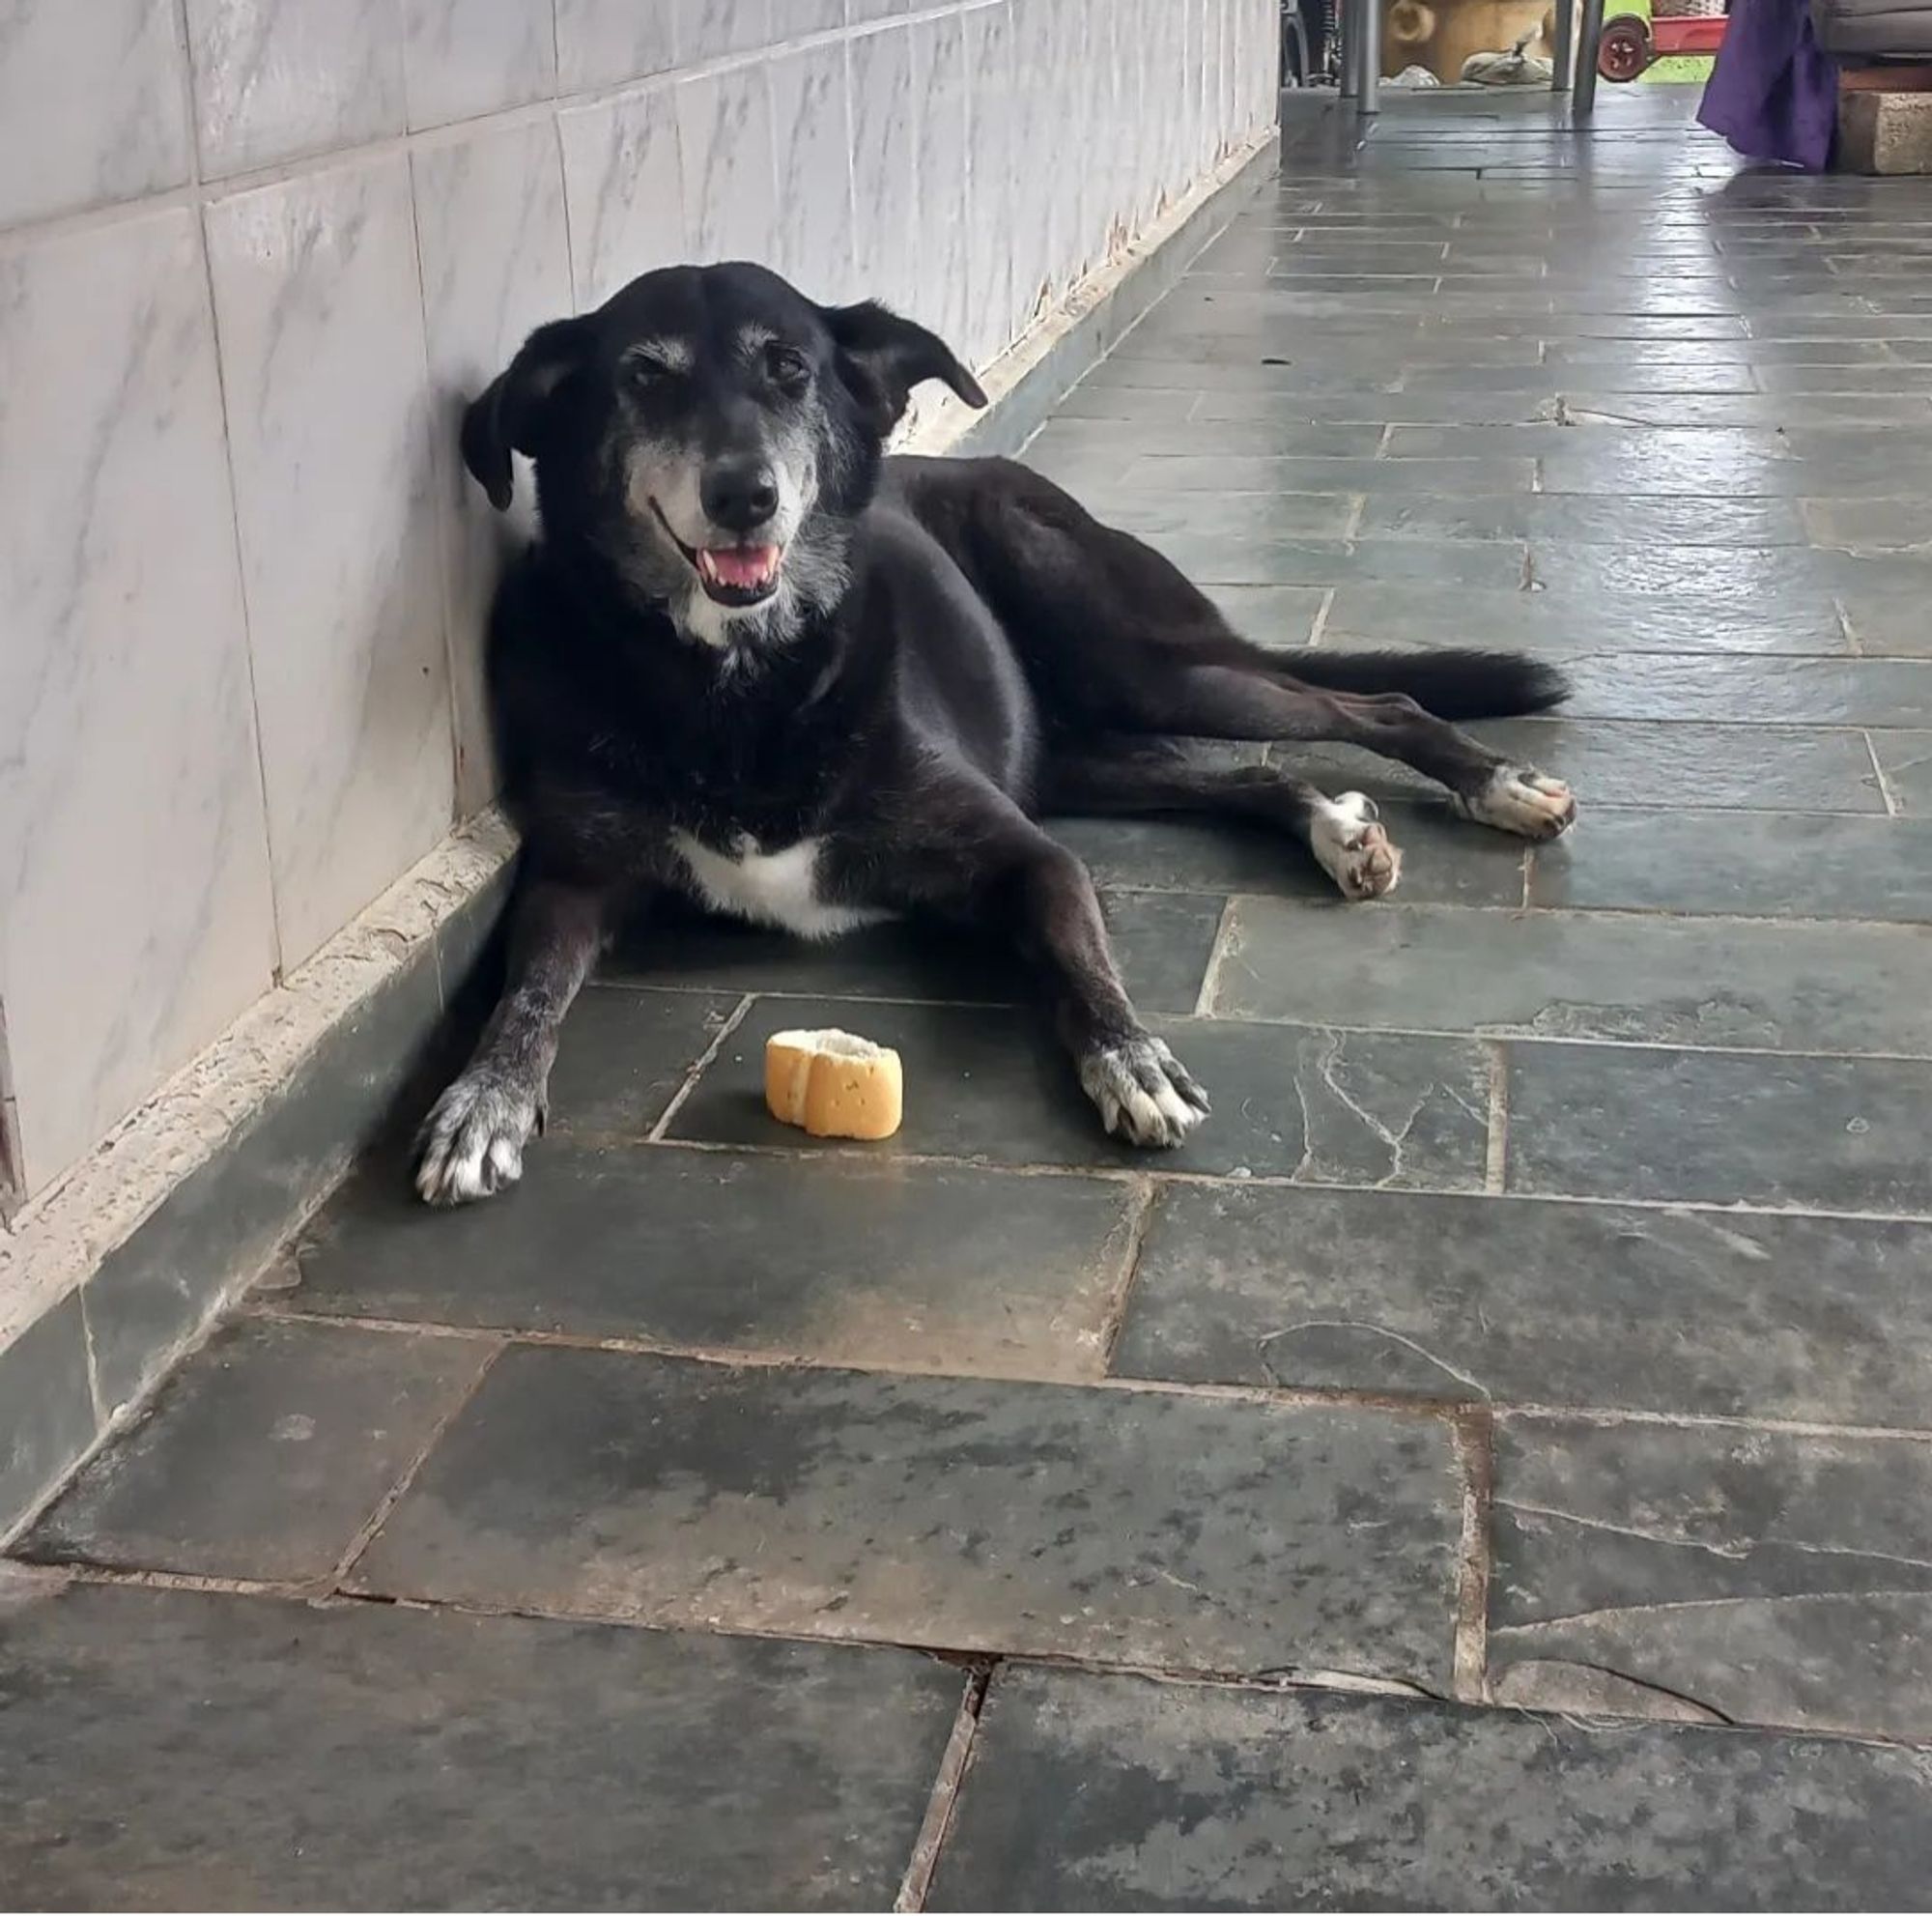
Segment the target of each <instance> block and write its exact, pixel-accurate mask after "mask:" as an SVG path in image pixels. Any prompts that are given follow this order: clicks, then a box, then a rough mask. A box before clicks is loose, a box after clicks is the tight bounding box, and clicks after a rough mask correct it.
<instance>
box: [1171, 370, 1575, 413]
mask: <svg viewBox="0 0 1932 1916" xmlns="http://www.w3.org/2000/svg"><path fill="white" fill-rule="evenodd" d="M1139 363H1140V364H1143V365H1151V364H1153V363H1155V362H1154V361H1151V360H1144V361H1141V362H1139ZM1556 407H1557V398H1556V395H1555V394H1554V393H1551V392H1548V391H1547V390H1539V389H1526V388H1518V389H1513V390H1508V391H1502V392H1489V391H1475V392H1471V391H1464V390H1461V389H1459V388H1457V387H1454V386H1431V388H1430V389H1429V390H1428V391H1427V392H1419V391H1416V390H1414V389H1412V388H1411V387H1406V386H1405V387H1402V388H1400V389H1397V388H1396V387H1395V386H1394V383H1393V382H1392V381H1388V382H1379V383H1368V382H1362V383H1357V382H1353V381H1350V380H1346V379H1334V380H1329V381H1327V382H1324V383H1321V384H1319V385H1310V386H1301V387H1294V386H1286V387H1283V386H1258V385H1255V384H1252V383H1251V384H1250V385H1248V386H1239V385H1236V384H1233V383H1231V382H1224V383H1223V384H1221V385H1219V386H1207V387H1203V388H1202V390H1201V393H1200V398H1199V401H1198V403H1197V404H1196V406H1195V409H1194V412H1193V413H1192V415H1190V416H1191V417H1193V418H1195V419H1199V420H1204V421H1205V420H1212V419H1256V418H1292V419H1295V420H1310V421H1312V420H1321V419H1328V420H1340V421H1342V422H1344V423H1348V422H1352V421H1356V420H1362V419H1369V420H1377V421H1379V422H1381V423H1383V424H1391V425H1393V424H1402V425H1422V426H1429V425H1445V426H1446V425H1521V424H1530V423H1535V422H1537V421H1542V420H1550V419H1554V418H1555V416H1556Z"/></svg>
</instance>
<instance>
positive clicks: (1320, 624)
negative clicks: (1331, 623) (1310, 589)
mask: <svg viewBox="0 0 1932 1916" xmlns="http://www.w3.org/2000/svg"><path fill="white" fill-rule="evenodd" d="M1340 590H1341V587H1340V586H1325V587H1324V588H1323V589H1322V593H1321V604H1320V605H1318V606H1317V607H1316V608H1315V622H1314V624H1312V625H1311V626H1310V627H1309V628H1308V649H1309V650H1310V651H1311V652H1312V651H1314V650H1315V648H1316V647H1317V646H1318V645H1320V644H1321V642H1322V640H1323V639H1325V638H1326V637H1327V636H1328V620H1329V618H1330V617H1331V616H1332V615H1333V614H1334V611H1335V597H1336V594H1337V593H1338V592H1339V591H1340Z"/></svg>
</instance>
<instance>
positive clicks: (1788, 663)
mask: <svg viewBox="0 0 1932 1916" xmlns="http://www.w3.org/2000/svg"><path fill="white" fill-rule="evenodd" d="M1565 670H1566V671H1567V672H1569V674H1570V683H1571V693H1570V698H1569V700H1568V701H1566V704H1565V707H1564V709H1565V711H1566V712H1568V713H1572V714H1574V715H1575V716H1576V717H1577V718H1579V719H1668V720H1687V719H1689V720H1695V721H1701V722H1706V723H1712V724H1719V725H1724V724H1733V725H1735V724H1739V723H1747V724H1750V725H1819V726H1883V727H1889V728H1890V727H1900V726H1922V725H1925V724H1927V723H1928V722H1932V662H1921V661H1919V660H1916V659H1793V658H1777V657H1770V656H1767V657H1761V658H1754V659H1743V658H1721V659H1720V658H1685V657H1672V656H1670V655H1668V654H1663V653H1642V654H1639V655H1636V656H1634V657H1633V656H1631V655H1628V654H1625V655H1622V656H1605V657H1598V658H1579V659H1576V660H1571V661H1566V662H1565Z"/></svg>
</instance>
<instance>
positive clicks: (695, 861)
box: [671, 832, 892, 938]
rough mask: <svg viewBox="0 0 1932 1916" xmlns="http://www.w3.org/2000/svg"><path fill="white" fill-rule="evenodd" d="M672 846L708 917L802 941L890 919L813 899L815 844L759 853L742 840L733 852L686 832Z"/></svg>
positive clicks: (750, 840)
mask: <svg viewBox="0 0 1932 1916" xmlns="http://www.w3.org/2000/svg"><path fill="white" fill-rule="evenodd" d="M671 845H672V847H673V848H674V849H675V851H676V852H677V855H678V856H679V857H680V858H681V859H683V860H684V864H685V869H686V870H687V871H688V872H690V873H691V878H692V882H693V884H695V885H696V887H697V893H698V896H699V897H700V898H701V899H703V901H705V903H706V904H708V905H709V906H710V907H711V908H712V910H713V911H722V912H725V913H726V914H728V915H729V916H730V917H732V918H746V919H749V920H751V922H752V923H753V925H776V926H778V927H779V928H780V929H781V930H785V931H793V932H796V933H797V934H798V936H800V937H801V938H836V937H837V936H838V934H839V933H840V932H841V931H850V930H853V929H856V928H857V927H859V926H861V925H875V924H877V923H878V922H879V920H880V919H882V918H889V917H890V916H891V915H892V914H891V913H890V912H885V911H875V910H872V909H870V908H869V907H868V906H866V905H852V904H828V903H827V902H826V901H824V900H823V899H821V898H820V897H819V896H818V841H817V840H816V839H800V840H799V842H798V843H797V844H788V845H786V846H785V848H784V849H783V850H782V851H761V850H760V849H759V848H758V844H757V841H756V840H755V839H753V838H749V837H747V838H743V839H741V840H740V841H739V843H738V847H737V849H736V850H735V851H729V852H725V851H718V850H715V849H714V848H713V847H712V846H710V845H708V844H699V843H698V841H697V840H696V839H695V838H693V837H692V836H691V834H690V833H689V832H673V833H672V834H671Z"/></svg>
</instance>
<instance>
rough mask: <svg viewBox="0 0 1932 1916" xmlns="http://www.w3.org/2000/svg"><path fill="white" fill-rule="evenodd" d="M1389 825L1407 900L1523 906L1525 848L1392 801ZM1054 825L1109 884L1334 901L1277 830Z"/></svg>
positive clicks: (1433, 810)
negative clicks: (1191, 886) (1399, 851)
mask: <svg viewBox="0 0 1932 1916" xmlns="http://www.w3.org/2000/svg"><path fill="white" fill-rule="evenodd" d="M1382 822H1383V824H1384V825H1386V826H1387V827H1388V831H1389V836H1390V837H1391V838H1393V839H1394V840H1395V841H1396V843H1397V844H1399V845H1401V846H1402V848H1403V852H1404V854H1405V862H1404V864H1403V869H1402V886H1401V896H1402V897H1403V899H1405V900H1406V901H1426V902H1432V903H1452V904H1506V905H1513V904H1520V902H1521V901H1522V863H1523V847H1521V846H1520V845H1518V844H1511V843H1510V841H1509V839H1508V838H1507V837H1506V836H1505V835H1504V834H1502V833H1499V832H1487V831H1483V830H1481V829H1475V828H1471V826H1470V825H1469V824H1468V823H1467V822H1466V821H1465V820H1463V819H1461V818H1456V817H1452V816H1451V815H1450V814H1449V813H1448V811H1447V810H1446V809H1445V808H1443V807H1440V806H1430V805H1390V806H1387V807H1385V808H1384V810H1383V813H1382ZM1052 831H1053V834H1054V836H1055V837H1056V838H1058V839H1059V840H1060V841H1061V843H1062V844H1066V845H1070V846H1071V847H1072V848H1073V849H1074V850H1075V851H1077V852H1078V853H1079V854H1080V855H1081V857H1083V858H1084V859H1085V860H1086V861H1087V863H1088V867H1089V869H1090V870H1091V871H1092V872H1094V876H1095V877H1096V878H1097V879H1098V880H1099V881H1100V882H1101V883H1102V884H1106V885H1157V886H1162V887H1167V886H1181V885H1187V884H1198V885H1205V886H1210V887H1212V888H1213V889H1214V890H1215V891H1217V892H1257V893H1260V894H1262V895H1263V896H1264V897H1281V898H1293V899H1305V900H1308V901H1318V902H1320V903H1322V904H1336V903H1339V901H1338V899H1337V897H1336V892H1335V885H1334V881H1333V880H1332V879H1331V878H1330V877H1329V876H1328V874H1327V873H1326V872H1323V871H1322V870H1321V867H1320V866H1318V865H1317V864H1316V863H1315V861H1314V859H1313V858H1312V857H1311V856H1309V854H1308V853H1307V852H1306V851H1305V850H1304V849H1303V848H1302V847H1300V846H1299V845H1296V844H1290V843H1289V842H1287V841H1286V840H1285V839H1284V838H1283V836H1282V835H1281V834H1280V833H1279V832H1270V831H1267V830H1265V829H1264V828H1262V827H1260V826H1257V825H1252V824H1246V823H1243V822H1240V821H1237V820H1232V819H1231V820H1226V821H1223V820H1221V819H1215V820H1212V821H1211V822H1209V821H1204V820H1197V819H1192V818H1184V819H1183V818H1068V819H1062V820H1055V821H1053V823H1052Z"/></svg>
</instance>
